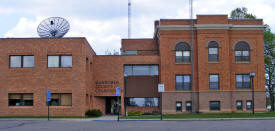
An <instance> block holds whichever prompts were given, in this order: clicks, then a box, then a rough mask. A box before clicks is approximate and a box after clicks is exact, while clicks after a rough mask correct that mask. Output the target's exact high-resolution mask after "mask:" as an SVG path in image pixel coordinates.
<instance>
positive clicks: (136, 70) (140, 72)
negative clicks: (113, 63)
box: [124, 65, 158, 76]
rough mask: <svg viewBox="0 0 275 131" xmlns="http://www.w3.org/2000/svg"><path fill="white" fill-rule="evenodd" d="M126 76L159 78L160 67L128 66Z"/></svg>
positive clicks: (125, 71) (125, 68) (125, 67)
mask: <svg viewBox="0 0 275 131" xmlns="http://www.w3.org/2000/svg"><path fill="white" fill-rule="evenodd" d="M124 74H125V75H127V76H157V75H158V65H126V66H124Z"/></svg>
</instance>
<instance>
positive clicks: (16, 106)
mask: <svg viewBox="0 0 275 131" xmlns="http://www.w3.org/2000/svg"><path fill="white" fill-rule="evenodd" d="M8 107H9V108H33V106H8Z"/></svg>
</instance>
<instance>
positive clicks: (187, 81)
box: [176, 75, 191, 90]
mask: <svg viewBox="0 0 275 131" xmlns="http://www.w3.org/2000/svg"><path fill="white" fill-rule="evenodd" d="M176 90H191V78H190V75H176Z"/></svg>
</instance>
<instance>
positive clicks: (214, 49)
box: [208, 41, 219, 61]
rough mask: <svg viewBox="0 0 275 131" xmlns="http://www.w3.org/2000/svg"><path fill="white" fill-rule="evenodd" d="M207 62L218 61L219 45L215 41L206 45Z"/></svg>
mask: <svg viewBox="0 0 275 131" xmlns="http://www.w3.org/2000/svg"><path fill="white" fill-rule="evenodd" d="M208 61H219V44H218V43H217V42H216V41H211V42H209V43H208Z"/></svg>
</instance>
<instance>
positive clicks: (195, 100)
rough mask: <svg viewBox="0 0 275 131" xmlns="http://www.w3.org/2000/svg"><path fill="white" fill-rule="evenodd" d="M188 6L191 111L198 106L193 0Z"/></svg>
mask: <svg viewBox="0 0 275 131" xmlns="http://www.w3.org/2000/svg"><path fill="white" fill-rule="evenodd" d="M189 8H190V38H191V41H190V42H191V68H192V69H191V72H192V75H191V77H192V92H191V100H192V113H196V112H197V108H198V97H199V96H198V95H199V94H196V88H195V75H194V73H195V71H194V69H195V67H194V66H195V65H194V62H195V61H194V54H195V53H194V52H195V49H194V29H193V0H189Z"/></svg>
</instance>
